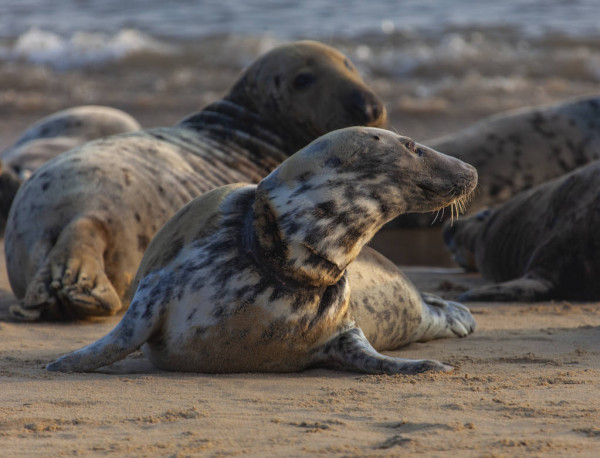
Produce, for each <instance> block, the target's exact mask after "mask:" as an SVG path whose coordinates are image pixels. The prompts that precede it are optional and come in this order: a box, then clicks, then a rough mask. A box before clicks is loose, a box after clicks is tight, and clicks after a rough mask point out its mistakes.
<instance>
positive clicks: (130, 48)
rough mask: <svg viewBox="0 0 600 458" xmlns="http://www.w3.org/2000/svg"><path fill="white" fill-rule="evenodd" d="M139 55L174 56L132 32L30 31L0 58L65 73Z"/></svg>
mask: <svg viewBox="0 0 600 458" xmlns="http://www.w3.org/2000/svg"><path fill="white" fill-rule="evenodd" d="M139 52H153V53H160V54H168V53H173V52H175V49H174V48H173V47H172V46H169V45H167V44H165V43H162V42H161V41H159V40H157V39H156V38H153V37H151V36H150V35H147V34H145V33H143V32H140V31H139V30H135V29H123V30H120V31H119V32H117V33H116V34H114V35H109V34H107V33H101V32H95V33H94V32H75V33H74V34H73V35H71V36H70V37H67V38H65V37H61V36H60V35H58V34H56V33H53V32H49V31H46V30H42V29H38V28H32V29H29V30H28V31H27V32H25V33H24V34H22V35H21V36H20V37H19V38H18V39H17V40H16V41H15V43H14V44H13V46H12V47H8V48H4V49H0V57H1V58H4V59H23V60H26V61H28V62H31V63H34V64H42V65H48V66H50V67H52V68H55V69H58V70H66V69H69V68H76V67H84V66H88V65H95V64H101V63H105V62H109V61H115V60H119V59H121V58H123V57H125V56H128V55H131V54H133V53H139Z"/></svg>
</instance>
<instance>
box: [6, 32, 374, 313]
mask: <svg viewBox="0 0 600 458" xmlns="http://www.w3.org/2000/svg"><path fill="white" fill-rule="evenodd" d="M385 122H386V112H385V107H384V106H383V104H382V103H381V101H380V100H379V99H378V98H377V97H376V96H375V94H373V92H372V91H371V90H370V89H369V88H368V87H367V86H366V84H365V83H364V82H363V81H362V79H361V78H360V76H359V75H358V73H357V72H356V70H355V69H354V67H353V66H352V65H351V63H350V62H349V61H348V59H347V58H346V57H345V56H343V55H342V54H341V53H339V52H338V51H336V50H335V49H333V48H330V47H328V46H325V45H323V44H320V43H316V42H304V41H303V42H296V43H292V44H289V45H283V46H280V47H278V48H275V49H274V50H272V51H270V52H269V53H267V54H266V55H264V56H262V57H261V58H259V59H258V60H257V61H256V62H255V63H254V64H252V65H251V66H250V67H249V68H248V69H247V70H246V71H245V73H244V74H243V75H242V77H241V78H240V80H239V81H238V82H237V83H236V84H235V85H234V87H233V88H232V90H231V91H230V93H229V94H227V95H226V96H225V97H224V99H223V100H220V101H217V102H215V103H213V104H211V105H209V106H208V107H206V108H205V109H204V110H202V111H201V112H200V113H196V114H194V115H191V116H188V117H187V118H186V119H184V120H183V121H182V122H181V123H180V124H179V125H177V126H175V127H165V128H158V129H151V130H146V131H138V132H134V133H129V134H123V135H118V136H112V137H108V138H104V139H101V140H98V141H95V142H91V143H87V144H85V145H84V146H82V147H81V148H78V149H75V150H71V151H69V152H68V153H66V154H62V155H61V156H59V157H58V158H56V159H55V160H53V161H51V162H49V163H47V164H45V165H44V166H43V167H41V168H40V169H39V170H38V171H36V173H34V174H33V176H32V177H31V179H29V180H27V182H26V183H25V185H24V186H23V187H22V189H21V190H20V191H19V193H18V195H17V197H16V200H15V205H13V210H12V211H11V213H10V215H9V221H8V224H7V231H6V238H5V242H6V254H7V270H8V274H9V279H10V282H11V287H12V289H13V291H14V293H15V295H16V296H17V298H19V299H21V304H20V305H18V306H14V307H13V308H12V309H11V310H12V312H13V314H14V315H15V316H17V317H20V318H22V319H28V320H30V319H38V318H40V317H42V318H58V319H60V318H73V317H86V316H93V315H96V316H101V315H110V314H114V313H116V312H117V311H118V310H120V309H121V308H122V307H126V306H127V304H128V297H127V296H126V292H127V290H128V288H129V285H130V283H131V281H132V279H133V277H134V275H135V272H136V269H137V267H138V264H139V262H140V260H141V258H142V255H143V253H144V251H145V249H146V247H147V246H148V243H149V242H150V240H151V239H152V237H153V236H154V234H155V233H156V231H157V230H158V229H159V228H160V227H161V226H162V224H163V223H164V222H166V221H167V219H168V218H169V217H170V216H172V215H173V214H174V213H175V211H177V210H178V209H179V208H181V207H182V206H183V205H184V204H185V203H187V202H189V201H190V200H191V199H192V198H194V197H195V196H198V195H200V194H201V193H203V192H206V191H209V190H211V189H213V188H215V187H217V186H222V185H225V184H228V183H236V182H258V181H259V180H260V179H261V178H262V177H264V176H265V175H267V174H268V173H269V172H271V171H272V170H273V169H274V168H275V167H276V166H277V165H279V164H280V163H281V162H282V161H283V160H284V159H286V158H287V157H288V156H290V155H291V154H293V153H294V152H295V151H297V149H298V148H300V147H302V146H305V145H306V144H308V143H309V142H310V141H312V140H313V139H314V138H316V137H318V136H319V135H322V134H324V133H326V132H329V131H331V130H334V129H338V128H342V127H346V126H350V125H357V124H367V125H374V126H380V125H383V124H385ZM31 221H36V224H31Z"/></svg>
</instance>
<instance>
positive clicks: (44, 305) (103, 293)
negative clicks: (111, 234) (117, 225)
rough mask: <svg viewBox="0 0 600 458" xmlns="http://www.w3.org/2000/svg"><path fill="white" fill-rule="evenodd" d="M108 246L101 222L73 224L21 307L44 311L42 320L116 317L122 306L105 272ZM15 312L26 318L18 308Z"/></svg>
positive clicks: (39, 271) (36, 279)
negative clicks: (45, 318) (105, 254)
mask: <svg viewBox="0 0 600 458" xmlns="http://www.w3.org/2000/svg"><path fill="white" fill-rule="evenodd" d="M106 245H107V240H106V231H104V229H103V227H102V223H101V222H100V221H98V220H97V219H94V218H88V217H81V218H79V219H77V220H74V221H72V222H71V223H70V224H69V225H68V226H67V227H66V228H65V229H64V230H63V231H62V232H61V235H60V237H59V238H58V240H57V241H56V244H55V245H54V247H53V248H52V250H51V251H50V252H49V253H48V256H47V258H46V260H45V261H44V263H43V264H42V266H41V267H40V268H39V269H38V272H37V273H36V276H35V279H34V281H32V282H31V284H30V286H29V288H28V290H27V292H26V294H25V297H24V299H23V304H22V307H21V308H22V309H24V310H29V309H33V308H41V311H40V313H39V316H38V318H39V317H41V316H42V315H43V316H45V317H52V316H53V315H56V317H58V318H62V319H65V318H85V317H87V316H107V315H114V314H115V313H116V312H117V311H118V310H120V309H121V308H122V304H121V300H120V299H119V295H118V294H117V292H116V290H115V288H114V287H113V285H112V283H111V282H110V280H109V279H108V277H107V276H106V273H105V271H104V259H103V253H104V249H105V247H106ZM57 303H58V304H57ZM57 307H60V310H59V308H57ZM15 313H16V315H15V316H16V317H18V318H22V317H21V315H22V314H21V313H19V310H17V309H16V308H15ZM22 319H28V318H22Z"/></svg>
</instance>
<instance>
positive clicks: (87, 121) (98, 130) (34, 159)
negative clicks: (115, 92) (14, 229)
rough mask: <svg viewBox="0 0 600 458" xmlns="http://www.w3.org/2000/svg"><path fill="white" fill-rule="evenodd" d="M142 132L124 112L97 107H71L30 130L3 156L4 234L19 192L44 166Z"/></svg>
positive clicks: (0, 202)
mask: <svg viewBox="0 0 600 458" xmlns="http://www.w3.org/2000/svg"><path fill="white" fill-rule="evenodd" d="M138 129H140V125H139V124H138V122H137V121H136V120H135V119H134V118H133V117H131V116H130V115H128V114H127V113H125V112H124V111H121V110H118V109H116V108H111V107H104V106H96V105H83V106H78V107H72V108H67V109H65V110H61V111H58V112H56V113H54V114H52V115H49V116H46V117H44V118H42V119H40V120H39V121H37V122H36V123H35V124H33V125H32V126H30V127H29V128H27V130H26V131H25V132H24V133H23V134H22V135H21V136H20V137H19V138H18V139H17V141H16V142H15V143H14V144H13V145H12V146H10V147H9V148H7V149H5V150H4V151H3V152H2V153H1V154H0V159H1V160H2V169H1V173H0V231H1V232H4V227H5V225H6V218H7V217H8V211H9V210H10V207H11V204H12V201H13V199H14V197H15V194H16V193H17V190H18V189H19V187H20V186H21V184H22V183H23V181H25V180H26V179H27V178H29V177H30V176H31V174H32V173H33V172H34V171H35V170H37V169H38V168H39V167H40V166H41V165H42V164H45V163H46V162H48V161H49V160H50V159H52V158H54V157H56V156H58V155H59V154H60V153H63V152H65V151H68V150H70V149H71V148H75V147H77V146H80V145H83V144H84V143H86V142H88V141H90V140H94V139H96V138H101V137H106V136H108V135H113V134H119V133H122V132H130V131H134V130H138Z"/></svg>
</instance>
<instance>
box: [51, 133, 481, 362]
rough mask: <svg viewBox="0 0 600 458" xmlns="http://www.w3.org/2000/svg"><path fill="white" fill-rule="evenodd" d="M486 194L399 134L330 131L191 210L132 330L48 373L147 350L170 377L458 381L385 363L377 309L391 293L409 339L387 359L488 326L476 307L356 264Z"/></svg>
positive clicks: (396, 320)
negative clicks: (417, 217) (282, 375)
mask: <svg viewBox="0 0 600 458" xmlns="http://www.w3.org/2000/svg"><path fill="white" fill-rule="evenodd" d="M349 183H351V184H352V186H351V188H349V187H348V184H349ZM476 183H477V174H476V171H475V169H473V168H472V167H471V166H469V165H467V164H465V163H463V162H461V161H459V160H456V159H453V158H450V157H448V156H444V155H442V154H440V153H437V152H436V151H434V150H431V149H429V148H426V147H424V146H421V145H415V144H414V143H413V142H412V141H411V140H410V139H408V138H406V137H401V136H399V135H397V134H394V133H391V132H389V131H384V130H381V129H375V128H360V127H354V128H347V129H342V130H338V131H335V132H332V133H329V134H327V135H325V136H323V137H322V138H320V139H318V140H316V141H315V142H313V143H311V144H310V145H308V146H307V147H306V148H304V149H303V150H301V151H299V152H298V153H296V154H295V155H293V156H292V157H291V158H289V159H288V160H286V161H285V162H284V163H283V164H282V165H281V166H280V167H278V168H277V169H276V170H275V171H274V172H273V173H271V174H270V175H269V176H268V177H266V178H265V179H263V180H262V181H261V182H260V183H259V184H258V186H255V185H241V184H237V185H229V186H226V187H224V188H218V189H216V190H214V191H211V192H209V193H207V194H204V195H203V196H201V197H198V198H196V199H195V200H193V201H192V202H190V203H189V204H188V205H186V206H185V207H184V208H182V209H181V210H180V211H179V212H178V213H177V214H175V216H173V218H171V219H170V220H169V221H168V222H167V223H166V224H165V226H163V228H162V229H161V230H160V231H159V232H158V234H157V235H156V237H155V238H154V239H153V240H152V243H151V244H150V246H149V247H148V250H147V251H146V254H145V255H144V259H143V260H142V262H141V264H140V268H139V270H138V273H137V276H136V280H135V281H134V286H136V287H137V288H136V292H135V295H134V297H133V300H132V303H131V306H130V307H129V309H128V311H127V312H126V314H125V316H124V317H123V319H122V321H121V322H120V323H119V324H118V325H117V327H116V328H115V329H114V330H113V331H112V332H111V333H110V334H108V335H107V336H106V337H104V338H102V339H100V340H99V341H98V342H96V343H93V344H91V345H89V346H88V347H85V348H83V349H81V350H79V351H76V352H74V353H72V354H69V355H66V356H63V357H62V358H60V359H59V360H57V361H56V362H54V363H52V364H50V365H49V366H48V369H49V370H53V371H54V370H60V371H89V370H94V369H97V368H99V367H102V366H105V365H107V364H110V363H112V362H115V361H117V360H119V359H122V358H123V357H125V356H126V355H127V354H129V353H131V352H132V351H134V350H135V349H137V348H139V347H140V346H142V345H144V344H145V345H144V350H145V352H146V354H147V355H148V357H149V358H150V360H151V361H152V362H153V363H154V364H155V365H156V366H157V367H159V368H162V369H168V370H182V371H198V372H240V371H272V372H282V371H286V372H287V371H298V370H303V369H305V368H308V367H313V366H324V367H334V368H342V369H347V370H354V371H359V372H366V373H388V374H396V373H404V374H412V373H416V372H422V371H426V370H449V369H451V368H450V367H449V366H447V365H444V364H442V363H439V362H436V361H429V360H418V361H414V360H407V359H401V358H392V357H388V356H384V355H381V354H379V353H378V352H377V350H376V349H375V348H373V346H372V345H371V344H370V343H369V341H368V338H370V337H371V336H370V333H371V332H373V330H374V329H375V328H376V327H373V326H371V323H370V322H371V321H372V320H373V319H382V318H384V317H382V316H381V315H380V313H381V311H380V310H377V309H376V308H375V309H372V308H371V307H370V305H369V302H368V301H372V304H373V305H374V306H375V307H377V306H376V305H375V303H376V302H377V301H378V300H379V299H380V298H381V294H380V293H383V295H384V296H387V297H388V298H389V297H394V296H395V303H393V304H391V305H390V308H391V310H390V312H391V313H390V316H388V317H387V319H388V321H390V322H392V323H389V324H390V325H391V326H395V329H396V335H391V336H381V335H380V336H378V337H379V340H378V343H377V346H378V347H379V349H385V348H389V345H390V344H392V343H395V344H396V345H398V344H401V343H408V342H414V341H419V340H430V339H433V338H439V337H449V336H461V337H463V336H466V335H467V334H469V333H470V332H472V331H473V330H474V327H475V322H474V320H473V318H472V316H471V314H470V313H469V311H468V309H466V308H465V307H464V306H462V305H460V304H457V303H453V302H445V301H443V300H441V299H439V298H436V297H432V296H428V297H423V298H420V297H419V302H418V303H414V302H413V301H414V297H415V296H418V293H416V290H415V289H414V287H413V286H412V285H410V284H409V285H407V284H406V283H405V279H404V278H403V277H402V278H398V277H396V276H395V274H394V273H393V272H388V275H389V278H390V281H383V282H380V283H378V284H377V282H378V281H379V280H380V279H379V277H377V276H374V277H372V276H371V271H370V270H369V269H368V268H366V269H365V268H364V267H360V265H359V269H353V266H354V264H356V263H353V261H354V260H355V259H356V258H357V257H358V256H359V253H360V251H361V249H362V248H363V246H364V245H365V244H366V243H367V242H368V241H369V240H370V238H371V237H372V236H373V234H374V233H375V232H376V231H377V230H378V229H379V228H381V226H382V225H383V224H385V223H386V222H387V221H389V220H390V219H391V218H394V217H395V216H397V215H398V214H399V213H401V212H404V211H425V210H434V209H436V208H439V207H441V206H443V205H448V204H449V203H451V202H453V201H455V200H456V199H461V198H463V197H464V196H465V195H467V194H469V193H470V192H471V191H472V190H473V189H474V187H475V185H476ZM371 259H372V258H369V257H365V258H363V259H362V261H361V262H362V263H363V266H364V263H367V262H369V261H370V260H371ZM378 269H379V267H378V266H377V265H375V266H374V268H373V270H374V271H377V270H378ZM379 274H380V273H378V275H379ZM374 278H375V284H374V283H373V280H374ZM355 286H356V288H357V290H358V291H360V293H359V294H357V295H356V296H354V293H353V292H352V293H351V291H353V288H354V287H355ZM371 286H375V288H373V289H370V287H371ZM365 287H366V288H365ZM405 301H406V302H405ZM426 301H427V302H426ZM414 315H416V316H414ZM406 317H411V318H409V319H407V320H405V318H406ZM363 321H364V322H365V325H367V327H368V332H367V335H366V336H365V334H364V333H363V331H362V330H361V328H360V327H361V323H362V322H363ZM403 321H406V322H405V323H402V322H403ZM402 324H403V326H402ZM375 337H377V336H375Z"/></svg>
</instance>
